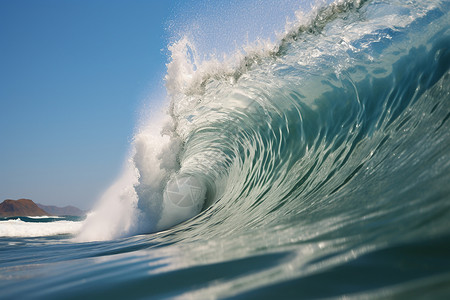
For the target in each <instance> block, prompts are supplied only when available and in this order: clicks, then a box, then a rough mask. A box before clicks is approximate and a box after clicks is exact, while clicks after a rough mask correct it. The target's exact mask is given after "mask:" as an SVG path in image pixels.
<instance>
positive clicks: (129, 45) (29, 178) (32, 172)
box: [0, 0, 299, 209]
mask: <svg viewBox="0 0 450 300" xmlns="http://www.w3.org/2000/svg"><path fill="white" fill-rule="evenodd" d="M298 3H299V1H287V0H286V1H258V0H254V1H237V0H231V1H206V0H204V1H193V0H189V1H145V0H130V1H125V0H123V1H116V0H91V1H72V0H40V1H33V0H26V1H25V0H2V1H0V201H2V200H4V199H7V198H9V199H18V198H22V197H26V198H30V199H33V200H34V201H35V202H39V203H43V204H52V205H59V206H63V205H69V204H72V205H76V206H78V207H80V208H83V209H87V208H90V207H91V206H92V205H93V204H94V203H95V200H96V199H97V198H98V197H99V196H100V195H101V194H102V192H103V191H104V190H105V189H106V188H107V187H108V185H109V184H111V183H112V182H113V181H114V179H115V178H116V177H117V176H118V175H119V173H120V170H121V168H122V165H123V163H124V161H125V160H126V158H127V155H128V154H127V152H128V150H129V148H130V141H131V139H132V137H133V132H134V130H135V128H136V124H138V119H139V116H140V115H141V110H142V108H143V107H144V105H145V104H148V103H149V102H150V103H152V102H160V101H162V100H163V99H164V96H162V95H164V92H163V91H164V82H163V77H164V74H165V64H166V63H167V60H168V53H167V45H168V43H170V42H171V41H173V40H174V39H175V38H177V37H179V36H180V35H183V34H185V33H189V34H191V35H192V36H193V37H194V38H195V39H196V40H197V41H198V43H199V47H200V49H201V50H202V51H204V52H205V53H206V52H207V53H210V52H213V51H217V52H221V51H225V52H226V51H230V50H231V49H232V48H234V47H236V45H239V44H242V43H243V42H244V41H245V40H246V39H249V40H252V39H254V38H256V37H257V36H268V35H271V34H273V33H274V30H278V31H280V30H282V29H283V28H284V24H285V17H286V16H290V17H292V16H293V12H294V10H295V9H296V8H298V6H299V4H298ZM274 8H276V9H274Z"/></svg>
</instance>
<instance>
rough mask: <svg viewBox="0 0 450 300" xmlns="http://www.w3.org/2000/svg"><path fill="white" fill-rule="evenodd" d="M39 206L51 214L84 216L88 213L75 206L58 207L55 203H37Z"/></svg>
mask: <svg viewBox="0 0 450 300" xmlns="http://www.w3.org/2000/svg"><path fill="white" fill-rule="evenodd" d="M37 206H39V208H41V209H43V210H45V211H46V212H48V213H49V215H50V216H84V215H86V212H85V211H82V210H81V209H79V208H77V207H75V206H71V205H69V206H64V207H58V206H53V205H43V204H40V203H37Z"/></svg>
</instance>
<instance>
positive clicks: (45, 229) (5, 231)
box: [0, 219, 82, 237]
mask: <svg viewBox="0 0 450 300" xmlns="http://www.w3.org/2000/svg"><path fill="white" fill-rule="evenodd" d="M81 224H82V222H73V221H55V222H43V223H39V222H24V221H22V220H20V219H10V220H7V221H0V237H40V236H55V235H62V234H70V235H75V234H77V233H78V232H79V230H80V228H81Z"/></svg>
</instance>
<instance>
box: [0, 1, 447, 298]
mask: <svg viewBox="0 0 450 300" xmlns="http://www.w3.org/2000/svg"><path fill="white" fill-rule="evenodd" d="M296 15H297V20H295V21H293V22H290V23H289V24H288V25H287V26H286V31H285V32H284V33H283V34H282V35H281V36H280V37H279V38H278V40H277V41H272V42H270V41H267V42H264V41H259V42H258V43H256V44H255V45H252V46H248V45H247V46H245V47H243V48H242V49H241V50H239V51H237V52H236V53H235V54H234V55H229V56H228V57H227V58H224V59H217V58H214V57H210V58H205V57H202V58H201V59H200V58H199V57H200V55H199V54H198V52H197V50H196V47H195V43H194V42H192V41H191V40H189V38H188V37H182V38H180V39H179V40H177V41H176V42H174V43H172V44H170V45H169V47H168V49H169V51H170V54H169V55H170V57H169V64H168V65H167V74H166V77H165V81H166V88H167V93H168V95H169V96H170V99H169V100H168V105H167V109H166V111H167V113H161V114H160V115H158V114H156V115H153V116H152V117H151V118H149V120H148V121H147V122H144V124H142V125H141V126H140V127H139V129H138V130H137V131H136V135H135V137H134V139H133V142H132V149H133V150H132V151H131V152H132V153H131V154H130V159H129V161H128V162H127V163H126V165H125V167H124V170H123V174H121V176H120V177H119V179H118V180H117V182H115V183H114V184H112V185H111V187H110V188H109V189H108V190H107V191H106V192H105V194H104V195H103V197H102V198H101V199H99V202H98V204H97V206H96V207H95V208H94V210H93V211H92V212H91V213H90V214H89V215H88V216H87V218H86V219H79V218H71V217H61V218H52V217H42V218H31V217H30V218H2V219H0V299H28V298H38V299H160V298H172V299H217V298H219V299H316V298H341V299H342V298H346V299H389V298H393V299H416V298H417V299H449V298H450V120H449V119H450V49H449V47H450V1H443V0H442V1H438V0H430V1H416V0H409V1H400V0H392V1H384V0H378V1H377V0H373V1H336V2H334V3H331V4H322V5H316V6H315V7H313V8H311V9H310V10H304V11H301V10H300V11H298V12H297V13H296ZM244 48H245V49H244ZM161 133H162V134H161Z"/></svg>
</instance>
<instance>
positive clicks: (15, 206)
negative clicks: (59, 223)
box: [0, 199, 49, 217]
mask: <svg viewBox="0 0 450 300" xmlns="http://www.w3.org/2000/svg"><path fill="white" fill-rule="evenodd" d="M48 215H49V213H48V212H46V211H45V210H43V209H42V208H40V207H39V206H37V205H36V203H34V202H33V201H32V200H30V199H19V200H10V199H7V200H5V201H3V202H2V203H0V217H20V216H23V217H25V216H33V217H35V216H48Z"/></svg>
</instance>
